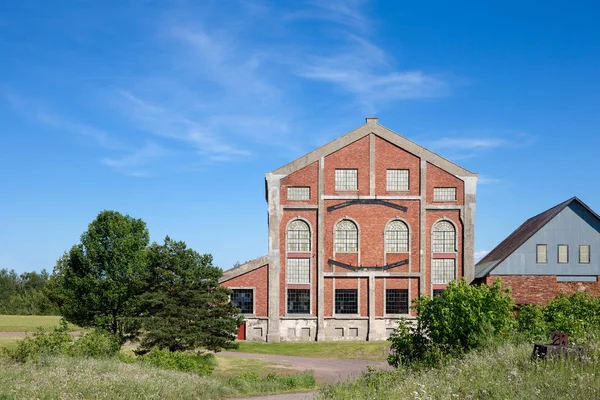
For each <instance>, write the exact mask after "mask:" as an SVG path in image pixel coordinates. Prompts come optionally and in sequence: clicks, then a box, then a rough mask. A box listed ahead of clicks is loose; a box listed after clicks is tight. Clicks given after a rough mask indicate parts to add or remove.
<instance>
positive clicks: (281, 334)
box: [221, 118, 477, 342]
mask: <svg viewBox="0 0 600 400" xmlns="http://www.w3.org/2000/svg"><path fill="white" fill-rule="evenodd" d="M476 185H477V174H475V173H472V172H469V171H467V170H466V169H464V168H461V167H460V166H458V165H456V164H454V163H452V162H450V161H448V160H446V159H444V158H442V157H440V156H439V155H437V154H435V153H433V152H431V151H429V150H427V149H425V148H423V147H421V146H419V145H417V144H415V143H413V142H411V141H410V140H408V139H406V138H404V137H402V136H400V135H398V134H396V133H395V132H393V131H391V130H389V129H387V128H385V127H383V126H382V125H379V124H378V121H377V119H376V118H367V122H366V124H364V125H362V126H360V127H359V128H357V129H355V130H353V131H351V132H349V133H347V134H346V135H344V136H342V137H340V138H338V139H336V140H333V141H332V142H330V143H327V144H326V145H324V146H322V147H320V148H318V149H316V150H314V151H312V152H310V153H308V154H306V155H304V156H302V157H300V158H298V159H297V160H295V161H293V162H291V163H289V164H287V165H284V166H283V167H281V168H278V169H276V170H275V171H273V172H270V173H267V175H266V197H267V203H268V214H269V253H268V255H266V256H263V257H260V258H258V259H256V260H253V261H250V262H248V263H246V264H243V265H240V266H238V267H235V268H233V269H231V270H229V271H226V272H225V273H224V275H223V278H222V279H221V283H222V284H223V285H225V286H227V287H230V288H232V289H233V290H234V293H233V295H232V301H235V302H236V303H237V304H238V306H239V307H240V308H241V309H242V312H243V314H244V316H245V321H246V322H245V325H244V326H243V327H242V328H241V331H240V338H241V339H248V340H266V341H269V342H277V341H280V340H346V339H348V340H353V339H354V340H377V339H384V338H387V336H388V335H389V333H390V332H391V330H393V328H394V327H395V326H396V321H397V320H398V318H400V317H407V316H411V311H410V309H409V305H410V303H411V301H412V300H413V299H415V298H417V297H419V296H420V295H422V294H430V295H431V294H433V293H434V292H435V291H436V290H443V289H444V287H445V285H446V284H447V283H448V282H449V281H451V280H453V279H457V278H460V277H465V279H467V281H469V282H470V281H471V280H473V277H474V259H473V255H474V251H473V244H474V243H473V242H474V237H473V220H474V214H475V191H476Z"/></svg>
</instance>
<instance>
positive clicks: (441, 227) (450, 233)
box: [431, 221, 456, 253]
mask: <svg viewBox="0 0 600 400" xmlns="http://www.w3.org/2000/svg"><path fill="white" fill-rule="evenodd" d="M431 236H432V238H431V240H432V244H431V251H432V252H434V253H452V252H455V251H456V230H455V229H454V225H452V224H451V223H450V222H448V221H439V222H437V223H436V224H435V225H434V226H433V232H432V235H431Z"/></svg>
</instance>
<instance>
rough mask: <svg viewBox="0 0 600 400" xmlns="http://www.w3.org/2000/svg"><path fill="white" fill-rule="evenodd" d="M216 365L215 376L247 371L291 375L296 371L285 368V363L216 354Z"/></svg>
mask: <svg viewBox="0 0 600 400" xmlns="http://www.w3.org/2000/svg"><path fill="white" fill-rule="evenodd" d="M216 359H217V367H216V368H215V371H214V372H213V375H214V376H217V377H230V376H235V375H242V374H245V373H247V372H249V371H252V372H254V373H255V374H257V375H259V376H261V377H264V376H266V375H268V374H276V375H293V374H296V373H298V371H296V370H295V369H292V368H286V366H285V365H282V364H277V363H272V362H267V361H263V360H253V359H248V358H239V357H228V356H227V357H226V356H220V355H219V354H218V353H217V354H216Z"/></svg>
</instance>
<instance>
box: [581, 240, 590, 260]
mask: <svg viewBox="0 0 600 400" xmlns="http://www.w3.org/2000/svg"><path fill="white" fill-rule="evenodd" d="M589 263H590V245H589V244H582V245H579V264H589Z"/></svg>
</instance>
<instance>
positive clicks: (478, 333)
mask: <svg viewBox="0 0 600 400" xmlns="http://www.w3.org/2000/svg"><path fill="white" fill-rule="evenodd" d="M412 308H413V309H414V310H415V311H416V312H417V318H416V321H414V323H412V322H408V321H405V320H401V321H400V324H399V326H398V328H397V329H396V330H395V331H394V333H393V334H392V335H391V337H390V339H389V340H390V341H391V342H392V344H391V348H392V349H393V350H394V353H393V354H392V355H391V356H389V357H388V362H389V363H390V364H392V365H394V366H395V367H397V366H399V365H401V364H404V365H406V364H410V363H412V362H415V361H423V362H424V363H425V364H435V363H436V362H437V361H438V360H439V359H440V357H442V356H444V355H445V354H450V355H459V354H462V353H464V352H467V351H469V350H472V349H474V348H477V347H481V346H483V345H484V344H486V342H488V343H489V342H490V341H491V340H494V339H499V338H503V337H506V336H508V335H509V334H512V332H513V328H514V324H515V322H514V319H513V312H512V310H513V308H514V302H513V298H512V297H511V296H510V290H509V289H503V288H502V284H501V282H500V280H497V281H496V282H495V283H494V284H493V285H492V286H488V285H479V286H475V285H469V284H468V283H466V282H465V281H464V280H460V281H458V282H456V281H454V282H451V283H450V284H449V285H448V286H447V287H446V289H445V290H444V291H443V293H442V294H441V295H439V296H435V297H433V298H430V297H428V296H422V297H420V298H418V299H416V300H415V301H414V302H413V306H412Z"/></svg>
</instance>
